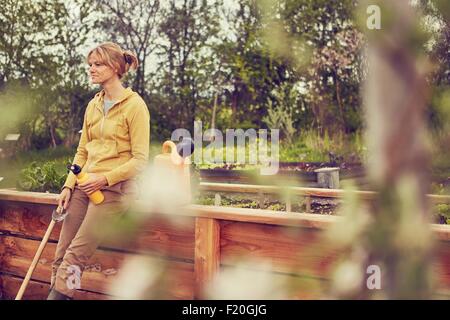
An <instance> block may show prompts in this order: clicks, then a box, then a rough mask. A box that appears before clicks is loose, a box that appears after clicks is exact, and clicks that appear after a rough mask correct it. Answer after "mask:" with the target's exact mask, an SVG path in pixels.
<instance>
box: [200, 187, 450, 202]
mask: <svg viewBox="0 0 450 320" xmlns="http://www.w3.org/2000/svg"><path fill="white" fill-rule="evenodd" d="M199 190H200V191H208V192H240V193H256V194H257V193H260V192H264V193H270V194H281V193H282V192H283V190H289V191H290V192H292V194H293V195H298V196H311V197H318V198H342V197H343V196H344V195H345V194H346V192H347V191H345V190H342V189H323V188H304V187H283V188H280V187H279V186H270V185H251V184H232V183H213V182H202V183H200V186H199ZM352 193H355V194H356V195H358V196H359V197H360V199H363V200H373V199H374V198H375V197H376V195H377V193H376V192H374V191H352ZM427 196H428V198H429V199H430V200H431V201H432V202H433V203H450V196H447V195H435V194H428V195H427Z"/></svg>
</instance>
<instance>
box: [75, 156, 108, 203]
mask: <svg viewBox="0 0 450 320" xmlns="http://www.w3.org/2000/svg"><path fill="white" fill-rule="evenodd" d="M67 169H69V170H70V171H72V172H73V174H74V175H75V176H76V177H77V183H78V184H81V183H83V182H85V181H86V180H87V179H89V175H88V173H87V172H81V167H80V166H79V165H77V164H71V165H68V166H67ZM88 197H89V199H90V200H91V201H92V202H93V203H94V204H100V203H102V202H103V200H105V196H104V195H103V193H102V192H101V191H100V190H97V191H95V192H93V193H91V194H90V195H89V196H88Z"/></svg>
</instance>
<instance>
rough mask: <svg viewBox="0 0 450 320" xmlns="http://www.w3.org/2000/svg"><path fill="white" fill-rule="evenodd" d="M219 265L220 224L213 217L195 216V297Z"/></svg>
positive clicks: (197, 296) (201, 295)
mask: <svg viewBox="0 0 450 320" xmlns="http://www.w3.org/2000/svg"><path fill="white" fill-rule="evenodd" d="M219 267H220V225H219V222H218V221H217V220H215V219H207V218H197V219H196V222H195V264H194V272H195V297H196V298H200V299H201V298H202V297H204V290H205V287H206V285H207V284H208V283H210V282H211V281H213V279H214V277H215V276H216V274H217V272H218V271H219Z"/></svg>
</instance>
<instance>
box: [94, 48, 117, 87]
mask: <svg viewBox="0 0 450 320" xmlns="http://www.w3.org/2000/svg"><path fill="white" fill-rule="evenodd" d="M88 64H89V76H90V77H91V81H92V83H94V84H100V85H101V84H104V83H106V82H107V81H108V80H110V79H112V78H114V77H117V73H116V72H115V71H114V69H113V68H111V67H110V66H108V65H106V64H104V63H103V62H102V61H101V60H100V58H99V57H98V56H97V55H96V54H95V53H93V54H91V55H90V57H89V59H88Z"/></svg>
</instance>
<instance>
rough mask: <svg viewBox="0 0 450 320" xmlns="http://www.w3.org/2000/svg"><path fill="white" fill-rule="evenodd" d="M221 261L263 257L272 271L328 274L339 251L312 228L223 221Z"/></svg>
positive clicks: (228, 263)
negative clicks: (270, 265) (269, 264)
mask: <svg viewBox="0 0 450 320" xmlns="http://www.w3.org/2000/svg"><path fill="white" fill-rule="evenodd" d="M220 225H221V247H220V250H221V263H222V264H225V265H236V264H237V263H239V258H242V257H245V258H249V259H251V258H255V259H264V260H265V261H267V262H269V263H271V264H272V268H273V271H276V272H283V273H293V274H301V275H305V276H312V277H319V278H329V277H330V272H331V270H332V266H333V263H334V262H335V261H336V260H337V258H338V257H339V256H340V252H338V251H336V250H335V249H333V247H332V245H331V244H330V243H329V242H328V241H326V240H325V239H324V238H322V233H321V232H318V231H315V230H312V229H298V228H287V227H280V226H269V225H261V224H257V223H242V222H230V221H221V223H220Z"/></svg>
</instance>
